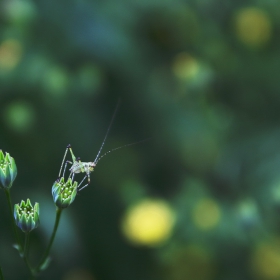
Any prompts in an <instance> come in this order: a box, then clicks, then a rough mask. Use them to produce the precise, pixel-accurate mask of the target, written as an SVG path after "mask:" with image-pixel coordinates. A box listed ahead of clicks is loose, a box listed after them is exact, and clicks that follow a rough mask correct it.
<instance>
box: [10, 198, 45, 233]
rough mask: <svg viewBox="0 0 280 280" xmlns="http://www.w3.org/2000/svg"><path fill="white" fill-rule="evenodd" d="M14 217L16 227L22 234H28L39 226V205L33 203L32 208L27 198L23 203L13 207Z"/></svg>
mask: <svg viewBox="0 0 280 280" xmlns="http://www.w3.org/2000/svg"><path fill="white" fill-rule="evenodd" d="M14 217H15V221H16V224H17V226H18V227H19V228H20V229H21V230H22V231H23V232H30V231H31V230H33V229H35V228H36V227H38V226H39V224H40V220H39V203H37V202H36V203H35V205H34V207H32V205H31V202H30V200H29V198H28V199H27V200H26V202H24V201H23V200H22V201H21V203H20V204H15V207H14Z"/></svg>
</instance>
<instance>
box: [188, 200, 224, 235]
mask: <svg viewBox="0 0 280 280" xmlns="http://www.w3.org/2000/svg"><path fill="white" fill-rule="evenodd" d="M192 218H193V221H194V224H195V225H196V227H198V228H199V229H201V230H209V229H212V228H214V227H216V226H217V225H218V224H219V222H220V219H221V210H220V207H219V205H218V204H217V203H216V202H215V201H214V200H212V199H210V198H203V199H201V200H199V201H198V203H197V204H196V205H195V207H194V209H193V213H192Z"/></svg>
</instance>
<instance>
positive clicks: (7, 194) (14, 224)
mask: <svg viewBox="0 0 280 280" xmlns="http://www.w3.org/2000/svg"><path fill="white" fill-rule="evenodd" d="M5 194H6V198H7V202H8V205H9V209H10V211H9V212H10V218H11V222H12V225H13V231H14V236H15V240H16V244H17V245H18V249H19V252H20V254H22V244H21V242H20V238H19V235H18V229H17V225H16V222H15V219H14V215H13V206H12V200H11V194H10V190H9V189H5Z"/></svg>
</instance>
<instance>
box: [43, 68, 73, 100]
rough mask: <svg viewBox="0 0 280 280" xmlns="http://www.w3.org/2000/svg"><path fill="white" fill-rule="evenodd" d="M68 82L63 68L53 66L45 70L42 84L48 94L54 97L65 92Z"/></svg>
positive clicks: (60, 95)
mask: <svg viewBox="0 0 280 280" xmlns="http://www.w3.org/2000/svg"><path fill="white" fill-rule="evenodd" d="M68 82H69V78H68V74H67V72H66V71H65V69H63V68H62V67H58V66H55V67H51V68H50V69H49V70H48V71H47V72H46V74H45V76H44V80H43V86H44V88H45V90H46V91H47V92H48V93H49V94H51V95H53V96H55V97H62V96H64V95H65V94H66V89H67V86H68Z"/></svg>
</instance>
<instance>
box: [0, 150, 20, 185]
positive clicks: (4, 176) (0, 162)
mask: <svg viewBox="0 0 280 280" xmlns="http://www.w3.org/2000/svg"><path fill="white" fill-rule="evenodd" d="M16 176H17V166H16V163H15V160H14V158H12V157H11V156H10V154H9V153H6V155H5V156H4V153H3V151H2V150H0V183H1V184H0V187H1V185H2V187H3V188H5V189H9V188H10V187H11V186H12V184H13V182H14V180H15V178H16Z"/></svg>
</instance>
